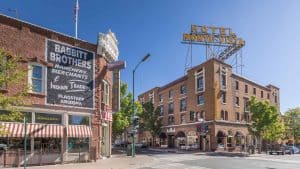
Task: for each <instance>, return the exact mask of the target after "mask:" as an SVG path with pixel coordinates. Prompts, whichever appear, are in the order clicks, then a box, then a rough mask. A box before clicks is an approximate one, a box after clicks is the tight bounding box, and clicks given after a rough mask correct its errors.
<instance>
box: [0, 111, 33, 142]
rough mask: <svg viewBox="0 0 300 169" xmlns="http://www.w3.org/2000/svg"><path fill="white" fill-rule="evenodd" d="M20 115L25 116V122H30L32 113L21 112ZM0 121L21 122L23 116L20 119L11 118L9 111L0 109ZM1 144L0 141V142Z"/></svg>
mask: <svg viewBox="0 0 300 169" xmlns="http://www.w3.org/2000/svg"><path fill="white" fill-rule="evenodd" d="M21 114H22V115H24V116H25V117H26V122H27V123H32V113H31V112H21ZM0 116H2V117H4V118H1V122H21V123H23V118H21V119H13V118H10V117H11V112H10V111H8V110H0ZM0 144H1V143H0Z"/></svg>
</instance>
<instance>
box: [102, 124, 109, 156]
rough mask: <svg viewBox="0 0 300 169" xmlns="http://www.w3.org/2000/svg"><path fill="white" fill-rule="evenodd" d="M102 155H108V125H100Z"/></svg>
mask: <svg viewBox="0 0 300 169" xmlns="http://www.w3.org/2000/svg"><path fill="white" fill-rule="evenodd" d="M101 155H102V157H108V156H109V125H107V124H106V125H102V146H101Z"/></svg>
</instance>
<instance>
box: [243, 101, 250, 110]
mask: <svg viewBox="0 0 300 169" xmlns="http://www.w3.org/2000/svg"><path fill="white" fill-rule="evenodd" d="M244 111H245V112H249V111H250V105H249V99H248V98H244Z"/></svg>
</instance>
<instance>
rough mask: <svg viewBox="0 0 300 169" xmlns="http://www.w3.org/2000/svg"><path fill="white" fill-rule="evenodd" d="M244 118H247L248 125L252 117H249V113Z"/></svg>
mask: <svg viewBox="0 0 300 169" xmlns="http://www.w3.org/2000/svg"><path fill="white" fill-rule="evenodd" d="M244 118H245V121H246V122H247V123H249V122H250V115H249V113H244Z"/></svg>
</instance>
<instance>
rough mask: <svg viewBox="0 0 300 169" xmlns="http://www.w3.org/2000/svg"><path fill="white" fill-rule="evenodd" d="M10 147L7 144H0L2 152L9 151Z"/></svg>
mask: <svg viewBox="0 0 300 169" xmlns="http://www.w3.org/2000/svg"><path fill="white" fill-rule="evenodd" d="M7 149H8V146H7V145H6V144H0V150H7Z"/></svg>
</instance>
